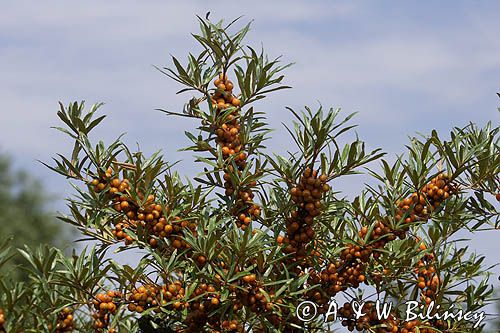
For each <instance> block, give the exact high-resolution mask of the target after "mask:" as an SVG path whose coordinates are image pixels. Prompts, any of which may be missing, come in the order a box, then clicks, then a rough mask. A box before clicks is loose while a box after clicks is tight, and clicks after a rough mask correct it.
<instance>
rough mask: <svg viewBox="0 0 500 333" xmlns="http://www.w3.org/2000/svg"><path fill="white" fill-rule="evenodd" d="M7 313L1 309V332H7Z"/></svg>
mask: <svg viewBox="0 0 500 333" xmlns="http://www.w3.org/2000/svg"><path fill="white" fill-rule="evenodd" d="M4 325H5V313H4V312H3V310H2V309H0V333H3V332H5V328H4Z"/></svg>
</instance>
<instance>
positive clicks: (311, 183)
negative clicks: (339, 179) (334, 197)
mask: <svg viewBox="0 0 500 333" xmlns="http://www.w3.org/2000/svg"><path fill="white" fill-rule="evenodd" d="M327 179H328V177H327V176H326V175H324V174H322V175H319V174H318V171H317V170H312V169H311V168H309V167H307V168H306V169H305V170H304V172H303V174H302V175H301V177H300V180H299V183H298V184H297V185H296V186H294V187H292V188H291V189H290V195H291V199H292V201H293V203H294V204H295V205H296V209H294V210H292V212H291V214H290V217H288V218H287V220H286V228H287V229H286V237H284V239H283V242H284V243H285V244H287V246H286V247H285V249H284V251H285V253H294V254H295V257H296V259H303V258H304V256H305V255H306V249H307V247H306V245H307V244H309V243H310V242H311V241H313V240H314V239H315V233H314V229H313V224H314V218H315V217H317V216H318V215H320V214H321V205H322V204H321V199H322V198H323V194H324V193H325V192H327V191H328V190H329V189H330V186H329V185H328V184H326V181H327Z"/></svg>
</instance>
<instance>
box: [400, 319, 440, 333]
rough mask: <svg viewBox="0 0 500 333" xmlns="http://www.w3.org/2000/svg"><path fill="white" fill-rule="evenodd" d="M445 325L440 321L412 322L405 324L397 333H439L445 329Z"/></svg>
mask: <svg viewBox="0 0 500 333" xmlns="http://www.w3.org/2000/svg"><path fill="white" fill-rule="evenodd" d="M447 327H448V326H447V324H446V323H445V322H444V321H442V320H437V321H435V322H428V321H426V322H422V321H420V320H412V321H407V322H405V323H404V324H403V325H402V327H401V328H400V330H399V331H398V332H400V333H440V332H443V330H445V329H447Z"/></svg>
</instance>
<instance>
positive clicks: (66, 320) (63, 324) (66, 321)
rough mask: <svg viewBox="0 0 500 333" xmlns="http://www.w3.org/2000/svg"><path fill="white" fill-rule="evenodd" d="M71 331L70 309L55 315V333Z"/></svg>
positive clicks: (71, 315) (71, 314)
mask: <svg viewBox="0 0 500 333" xmlns="http://www.w3.org/2000/svg"><path fill="white" fill-rule="evenodd" d="M73 329H74V323H73V311H72V310H71V309H70V308H64V309H62V310H61V312H59V313H58V314H57V324H56V330H55V333H65V332H72V331H73Z"/></svg>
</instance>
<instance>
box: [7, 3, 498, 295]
mask: <svg viewBox="0 0 500 333" xmlns="http://www.w3.org/2000/svg"><path fill="white" fill-rule="evenodd" d="M207 11H210V12H211V15H212V17H214V18H226V19H233V18H235V17H238V16H240V15H243V20H244V21H248V20H253V28H252V31H251V32H250V34H249V36H248V40H247V41H248V43H249V44H251V45H254V46H256V47H257V48H258V47H260V46H261V45H263V46H264V48H265V49H266V50H267V52H268V54H269V55H271V56H279V55H283V58H282V59H283V62H294V63H295V65H294V66H292V67H291V68H289V69H288V70H287V71H286V73H285V74H286V79H285V83H286V84H288V85H291V86H292V87H293V89H289V90H285V91H281V92H278V93H275V94H274V95H270V96H269V97H268V98H267V99H265V100H264V101H262V102H259V104H257V106H258V108H259V109H260V110H261V111H265V112H267V115H268V117H269V124H270V126H271V127H272V128H275V129H276V131H275V132H274V133H273V135H272V136H273V140H272V141H271V146H270V147H269V149H270V150H271V151H274V152H284V151H286V149H289V148H290V147H291V146H290V142H291V140H290V139H289V138H288V137H287V135H286V131H285V130H284V128H283V126H282V125H281V122H282V121H284V120H285V119H290V114H289V113H288V112H287V111H286V110H285V107H286V106H289V107H292V108H294V109H300V108H302V107H303V106H304V105H309V106H311V107H317V106H318V105H319V103H321V104H322V105H323V106H324V107H334V108H337V107H341V108H342V109H343V110H344V112H345V114H348V113H352V112H358V114H357V116H356V117H355V118H354V122H355V123H357V124H359V127H358V128H357V133H358V134H359V136H360V138H361V139H363V140H365V141H366V142H367V144H368V146H369V147H370V148H377V147H381V148H383V149H384V150H385V151H386V152H388V153H389V154H390V155H394V154H396V153H400V152H402V151H403V149H404V145H405V144H406V143H407V138H408V135H413V134H415V133H416V132H421V133H430V131H431V130H432V129H436V130H438V132H442V133H447V132H449V130H450V129H451V128H452V127H453V126H463V125H466V124H467V123H468V122H469V121H473V122H476V123H478V124H479V125H483V124H485V123H486V122H487V121H489V120H491V121H492V122H493V123H494V124H498V121H499V113H498V111H497V107H498V106H499V105H500V103H499V99H498V97H497V96H496V93H497V92H499V91H500V80H499V79H500V56H499V55H500V39H499V38H498V31H500V20H498V13H499V12H500V2H497V1H439V2H437V1H435V2H426V3H425V4H422V2H417V1H405V2H394V1H377V2H375V1H293V0H292V1H290V0H289V1H272V2H271V1H261V0H255V1H251V2H250V1H246V2H241V1H230V2H228V1H224V2H223V1H210V2H206V1H183V2H181V1H141V2H137V1H105V2H104V1H94V0H92V1H85V2H82V1H64V2H61V1H55V0H47V1H27V0H16V1H7V0H3V1H2V2H1V10H0V152H1V153H7V154H9V155H11V157H12V158H13V160H14V161H15V165H16V166H18V167H21V168H24V169H26V170H28V171H29V172H30V173H31V174H33V175H34V176H35V177H38V178H40V179H41V180H42V181H43V183H44V184H45V187H46V188H47V189H48V190H49V192H51V193H52V194H54V195H55V197H56V198H57V199H55V200H54V202H53V203H52V204H53V207H54V208H56V209H61V210H63V211H64V201H63V198H64V196H65V195H67V194H68V193H71V187H70V186H69V185H68V184H67V182H66V181H65V180H64V179H62V178H61V177H59V176H57V175H55V174H54V173H52V172H51V171H50V170H48V169H47V168H45V167H43V166H42V165H41V164H40V163H39V162H38V160H41V161H45V162H49V161H50V158H51V157H52V156H54V155H55V154H56V153H69V152H70V149H71V143H70V141H69V140H67V139H66V138H65V137H64V136H63V135H62V134H61V133H59V132H57V131H55V130H53V129H51V128H50V127H51V126H58V125H60V123H59V122H58V119H57V116H56V112H57V109H58V101H62V102H63V103H64V104H68V103H69V102H71V101H74V100H77V101H80V100H85V101H86V103H87V105H89V106H90V105H91V104H93V103H95V102H105V106H104V107H103V108H102V112H103V113H104V114H107V115H108V117H107V119H106V120H105V121H104V123H103V124H102V125H101V126H100V128H98V129H97V130H96V131H95V133H94V138H103V139H104V140H105V142H108V143H109V142H111V141H112V140H113V139H114V138H115V137H117V136H118V135H120V134H121V133H126V136H125V142H127V143H129V144H131V145H136V143H139V144H140V147H141V149H142V150H143V151H145V152H146V153H152V152H154V151H156V150H157V149H161V150H162V151H163V152H164V153H165V155H166V156H167V159H168V160H171V161H176V160H182V162H181V164H180V167H182V171H183V172H184V174H185V175H186V176H188V177H191V176H193V175H194V174H196V172H197V170H198V166H197V165H195V164H193V163H192V159H191V158H190V156H189V154H187V153H180V152H178V151H177V149H178V148H180V147H182V146H186V145H187V144H188V141H187V139H186V138H185V137H184V130H193V129H194V128H195V127H196V126H197V124H196V123H194V122H193V121H192V120H189V119H181V118H169V117H166V116H165V115H163V114H161V113H160V112H158V111H155V110H154V109H156V108H164V109H168V110H181V109H182V106H183V104H184V102H186V101H187V100H188V99H189V98H190V97H191V95H189V94H187V95H175V92H176V91H177V90H179V88H180V87H179V85H178V84H177V83H175V82H173V81H172V80H170V79H168V78H167V77H166V76H164V75H162V74H161V73H160V72H158V71H157V70H156V69H155V68H154V67H153V66H159V67H163V66H170V65H171V62H170V55H175V56H177V57H178V58H180V59H181V60H182V59H185V56H186V55H187V54H188V52H189V51H191V50H193V48H196V43H195V41H194V39H193V38H191V37H190V33H192V32H196V31H197V29H198V23H197V20H196V16H195V15H196V14H198V15H200V16H203V15H204V14H205V13H206V12H207ZM333 186H334V187H335V186H336V184H333ZM338 186H339V187H341V188H342V189H344V190H345V191H346V193H351V194H352V193H355V192H356V189H359V188H360V187H361V186H362V182H360V181H359V180H354V179H353V180H348V181H346V182H344V183H342V184H338ZM497 237H498V235H497V234H496V233H495V232H488V233H483V234H480V235H478V236H474V239H473V240H472V242H471V244H472V245H471V246H473V247H474V248H475V249H476V250H477V251H478V252H480V253H484V254H486V255H487V262H488V263H490V264H493V263H496V262H497V260H498V259H497V257H496V255H495V253H498V251H500V243H499V242H498V241H496V239H497ZM494 272H495V274H497V275H498V274H499V273H500V269H498V268H497V269H495V270H494ZM499 287H500V286H499Z"/></svg>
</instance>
